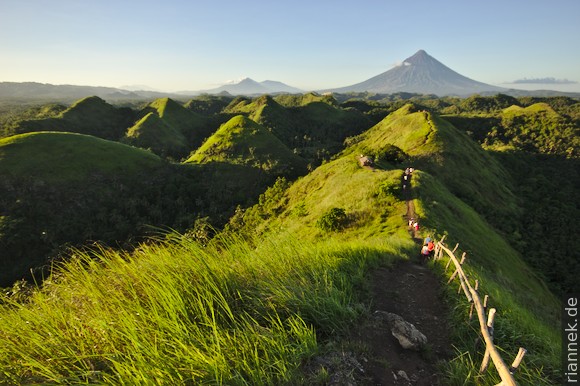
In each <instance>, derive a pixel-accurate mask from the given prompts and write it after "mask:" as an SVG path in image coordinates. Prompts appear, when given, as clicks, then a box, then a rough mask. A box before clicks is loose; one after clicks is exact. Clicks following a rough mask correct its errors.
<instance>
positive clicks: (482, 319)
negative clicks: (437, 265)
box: [433, 236, 526, 386]
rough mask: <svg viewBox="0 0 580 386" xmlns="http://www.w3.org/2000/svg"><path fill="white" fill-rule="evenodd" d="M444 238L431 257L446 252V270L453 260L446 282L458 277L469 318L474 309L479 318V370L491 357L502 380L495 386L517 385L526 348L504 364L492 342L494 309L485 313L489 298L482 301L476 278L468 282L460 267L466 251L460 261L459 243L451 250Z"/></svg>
mask: <svg viewBox="0 0 580 386" xmlns="http://www.w3.org/2000/svg"><path fill="white" fill-rule="evenodd" d="M444 239H445V236H443V237H442V238H441V240H439V241H438V242H437V243H436V247H435V253H434V254H433V258H434V259H435V260H439V259H441V258H442V257H443V252H445V253H447V255H448V256H449V261H448V263H447V266H446V267H445V269H446V270H447V268H448V267H449V265H450V263H451V262H453V264H454V265H455V272H454V273H453V274H452V275H451V277H450V278H449V281H448V282H447V284H449V283H451V282H452V281H453V280H454V279H455V278H456V277H458V278H459V284H460V286H459V289H458V293H459V292H461V290H463V293H464V294H465V297H466V298H467V300H468V301H469V302H470V303H471V309H470V311H469V318H470V319H471V316H472V315H473V311H474V310H475V311H476V313H477V318H478V319H479V326H480V331H481V335H482V337H483V340H484V341H485V354H484V356H483V360H482V363H481V367H480V369H479V372H480V373H484V372H485V371H486V370H487V367H488V366H489V361H490V359H491V361H492V362H493V364H494V366H495V368H496V370H497V372H498V374H499V376H500V378H501V380H502V382H501V383H499V384H498V385H496V386H500V385H501V386H517V383H516V381H515V379H514V377H513V373H514V372H515V371H516V369H517V368H518V366H519V365H520V363H521V361H522V359H523V357H524V355H525V354H526V349H524V348H522V347H520V349H519V352H518V354H517V355H516V358H515V359H514V361H513V363H512V365H511V366H510V367H508V366H507V365H506V364H505V362H504V361H503V359H502V357H501V355H500V354H499V352H498V350H497V348H496V347H495V344H494V343H493V323H494V319H495V314H496V309H495V308H490V309H489V310H488V315H487V317H486V315H485V314H486V310H487V302H488V299H489V298H488V296H487V295H485V297H484V301H483V302H482V301H481V299H480V297H479V294H478V292H477V291H478V288H479V282H478V281H477V280H476V281H475V284H474V286H472V285H471V284H470V282H469V280H468V278H467V275H466V274H465V271H464V270H463V268H462V265H463V263H464V262H465V259H466V253H463V255H462V256H461V261H459V260H457V258H456V257H455V254H454V253H455V251H456V250H457V248H458V246H459V244H457V245H456V246H455V248H454V249H453V250H451V249H449V248H447V247H446V246H445V245H443V240H444Z"/></svg>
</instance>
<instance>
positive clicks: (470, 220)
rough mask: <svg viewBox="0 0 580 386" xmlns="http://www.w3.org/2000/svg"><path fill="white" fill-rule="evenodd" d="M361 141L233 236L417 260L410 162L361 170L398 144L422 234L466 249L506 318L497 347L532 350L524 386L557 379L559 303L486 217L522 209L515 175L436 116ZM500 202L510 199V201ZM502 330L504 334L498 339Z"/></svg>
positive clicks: (253, 214)
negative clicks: (368, 249) (356, 248)
mask: <svg viewBox="0 0 580 386" xmlns="http://www.w3.org/2000/svg"><path fill="white" fill-rule="evenodd" d="M361 137H362V139H361V140H360V142H358V143H356V144H354V145H352V147H351V148H348V149H347V150H345V151H344V152H343V153H342V154H341V155H340V156H338V157H336V159H334V160H333V161H330V162H328V163H326V164H324V165H322V166H320V167H318V168H317V169H316V170H314V171H313V172H312V173H310V174H309V175H308V176H305V177H304V178H301V179H300V180H298V181H296V182H295V183H293V184H291V185H290V186H289V187H288V188H286V189H285V188H284V186H282V185H279V186H275V187H273V188H272V189H270V190H269V191H268V192H266V193H265V194H264V195H263V196H262V197H261V199H260V205H257V206H255V207H253V208H251V209H249V210H248V211H246V212H245V213H243V214H241V215H240V216H237V217H234V218H233V219H232V222H231V224H230V227H231V229H232V230H233V231H235V232H249V233H251V234H258V235H261V236H260V237H263V238H266V239H268V238H271V237H274V236H272V234H276V233H277V232H278V230H280V229H284V230H287V231H289V232H291V233H294V234H298V235H299V237H300V238H306V239H314V240H324V239H327V238H329V237H330V238H332V239H335V240H336V239H338V240H361V239H364V240H367V241H368V242H369V243H372V240H376V239H382V238H386V237H396V238H398V239H400V240H401V242H402V243H403V245H406V246H407V248H408V249H407V253H408V258H411V259H413V258H415V257H414V256H415V254H417V253H418V250H419V247H418V246H415V247H414V246H413V245H414V244H413V242H412V240H411V238H410V236H409V234H408V233H407V231H406V229H407V227H406V218H405V213H406V207H405V204H404V201H403V195H402V190H401V185H400V183H401V178H402V175H403V170H402V168H404V167H405V165H406V164H403V165H402V166H399V167H396V165H394V164H391V163H389V162H382V163H380V164H379V166H378V168H377V169H375V170H369V169H365V168H361V167H359V166H358V163H357V157H356V155H357V154H359V152H360V150H361V149H366V150H374V151H379V150H380V148H381V147H383V146H387V145H388V144H393V143H394V144H396V145H397V146H400V147H401V148H402V149H404V150H406V152H407V154H409V157H410V158H409V159H410V161H411V163H410V164H411V165H414V166H415V167H416V171H415V172H414V174H413V190H412V193H411V194H412V197H414V199H413V202H414V207H415V211H416V212H415V214H416V215H417V217H418V218H419V221H420V223H421V224H422V227H423V231H422V234H423V235H426V234H429V233H430V234H432V235H437V237H441V236H442V235H443V234H446V235H447V239H448V242H450V243H459V244H460V246H461V251H465V252H467V254H468V257H469V260H468V261H469V264H468V265H466V269H467V270H468V272H469V275H470V276H471V277H472V278H477V279H479V280H480V283H481V285H482V288H484V291H485V293H486V294H489V295H490V298H491V299H493V306H494V307H497V309H498V310H499V313H500V314H501V318H502V319H501V321H497V324H496V325H497V326H498V327H497V328H496V337H497V339H496V342H497V343H498V344H499V345H500V347H502V348H503V349H506V350H508V352H512V353H515V352H517V348H518V345H519V346H523V347H526V348H528V349H529V348H532V349H531V350H530V355H529V356H528V357H526V361H527V362H526V363H527V364H528V365H529V366H530V373H528V375H527V376H529V377H531V378H529V379H528V380H527V381H526V383H523V384H530V385H532V384H543V383H542V382H544V381H543V380H542V379H544V377H547V376H552V377H554V376H556V375H555V374H557V373H558V370H557V369H558V363H559V350H560V347H559V344H558V341H559V335H558V331H557V329H556V326H557V325H558V318H559V316H558V315H559V303H558V300H557V298H556V297H555V296H553V295H552V294H551V293H550V291H549V290H548V289H547V288H546V286H545V284H544V283H543V282H542V281H541V280H540V279H539V277H538V276H537V275H536V274H535V273H534V272H533V271H532V269H530V268H529V266H527V265H526V263H525V262H524V260H523V259H522V256H521V255H520V254H519V253H518V252H517V251H516V250H515V249H514V248H513V247H512V246H510V245H509V243H508V242H507V241H506V239H505V238H504V236H503V235H502V232H501V231H500V230H498V229H497V228H494V227H493V226H492V225H490V222H488V221H487V218H486V217H491V216H495V215H496V211H497V210H500V209H502V210H513V209H512V208H514V205H515V204H516V202H517V201H516V200H514V197H513V196H512V194H511V191H510V190H509V188H510V186H511V184H510V180H509V178H510V177H509V174H508V173H507V172H506V171H505V170H503V169H502V166H501V164H499V163H497V162H495V161H493V160H491V159H490V158H489V156H488V155H486V154H485V151H483V150H482V149H480V148H477V146H474V145H473V143H472V142H471V141H470V140H469V139H468V138H467V137H466V136H464V135H462V134H461V135H459V134H458V132H457V131H456V130H455V129H454V128H453V127H451V126H450V125H449V124H448V123H447V122H445V121H442V120H440V119H439V118H438V117H436V116H434V115H432V114H426V113H424V112H413V111H412V109H409V107H405V108H403V109H401V110H399V111H397V112H396V113H394V114H392V115H391V116H389V117H387V118H386V119H385V120H384V121H383V122H381V123H379V124H378V125H377V126H375V127H374V128H372V129H370V130H369V131H368V132H366V133H364V134H363V135H362V136H361ZM413 160H414V161H415V162H413ZM446 167H448V168H449V171H448V172H446ZM452 178H458V179H459V178H460V179H461V182H460V183H456V184H453V183H451V182H450V179H452ZM471 191H473V192H475V191H478V192H480V193H479V194H478V195H477V196H474V197H466V194H467V193H466V192H471ZM494 197H495V201H494ZM498 197H503V199H504V202H501V201H500V200H498V199H497V198H498ZM484 205H488V207H486V208H487V210H484V211H479V210H478V209H476V207H477V206H482V207H483V206H484ZM333 208H338V209H341V210H343V211H344V214H345V216H344V217H340V216H335V217H332V214H333V211H332V209H333ZM489 208H493V209H489ZM515 208H517V207H515ZM480 209H481V208H480ZM334 213H336V212H334ZM512 213H513V212H512ZM264 219H265V220H264ZM329 220H330V221H333V222H334V223H335V225H336V226H335V228H334V229H335V231H329V230H328V227H327V226H325V225H324V224H327V223H328V221H329ZM325 221H326V222H325ZM405 243H406V244H405ZM413 248H415V249H416V250H413ZM461 317H464V315H462V316H461ZM500 326H501V327H500ZM501 328H503V329H504V332H503V333H500V332H499V329H501ZM458 330H459V331H461V330H462V329H461V328H459V329H458ZM465 334H466V332H465V331H463V332H461V334H458V336H457V337H456V339H458V340H461V339H470V338H462V336H465ZM497 334H501V338H500V337H499V335H497ZM467 336H469V333H467ZM461 344H462V345H458V350H465V351H466V352H469V348H468V347H469V346H470V344H471V343H470V342H468V341H463V342H462V343H461ZM532 351H533V353H532ZM454 365H456V364H454ZM460 367H461V366H460ZM449 371H451V372H453V371H459V372H461V373H462V374H463V375H462V376H465V377H467V378H469V375H467V373H468V372H469V369H466V368H463V369H460V370H457V369H455V370H449ZM533 373H537V374H540V375H539V378H534V376H533V375H530V374H533ZM536 376H538V375H536Z"/></svg>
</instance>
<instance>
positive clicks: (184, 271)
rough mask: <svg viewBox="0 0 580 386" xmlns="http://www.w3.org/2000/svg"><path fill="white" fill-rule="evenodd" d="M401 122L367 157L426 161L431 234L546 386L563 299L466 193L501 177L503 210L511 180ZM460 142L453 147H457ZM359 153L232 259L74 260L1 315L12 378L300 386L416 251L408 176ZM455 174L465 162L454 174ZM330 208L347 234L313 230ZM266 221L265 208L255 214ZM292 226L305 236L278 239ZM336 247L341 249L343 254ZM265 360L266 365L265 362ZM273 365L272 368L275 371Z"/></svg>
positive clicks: (146, 254)
mask: <svg viewBox="0 0 580 386" xmlns="http://www.w3.org/2000/svg"><path fill="white" fill-rule="evenodd" d="M396 114H397V115H394V116H393V117H391V118H390V119H391V120H390V121H387V120H385V121H383V122H382V123H381V124H379V125H380V128H377V127H375V128H374V129H372V130H371V131H370V132H369V134H368V135H366V136H365V137H364V138H362V139H361V142H359V143H358V144H356V145H354V146H363V145H364V146H371V145H373V144H375V145H376V146H381V145H380V143H385V144H386V143H389V142H390V141H392V142H393V143H394V142H396V144H397V146H399V147H401V148H402V149H403V150H405V151H406V152H407V153H408V154H410V155H411V156H412V157H415V158H414V159H415V160H416V161H417V166H418V170H417V173H416V174H415V176H414V181H413V183H414V194H415V196H416V198H415V200H414V201H415V207H416V210H417V212H418V213H419V214H420V216H421V218H422V219H424V220H425V221H424V224H425V225H427V229H425V231H431V232H432V233H433V234H440V233H441V232H443V231H446V232H447V233H448V240H449V242H450V243H454V242H459V243H460V244H461V246H462V248H463V249H465V250H466V251H467V252H468V254H469V260H468V264H467V265H466V267H467V269H469V272H470V275H472V277H479V278H480V279H481V287H482V291H485V292H486V293H489V294H490V296H491V304H492V305H493V306H496V307H497V308H498V312H499V315H498V318H497V320H496V336H497V342H498V344H499V345H500V346H501V347H503V348H504V349H506V350H507V351H508V352H509V353H510V354H513V353H514V352H515V350H516V346H517V345H522V346H524V347H526V348H528V349H530V351H531V352H530V355H529V356H528V357H526V360H525V361H524V362H525V364H526V365H525V367H524V369H527V370H525V372H524V375H523V376H525V377H528V378H526V379H522V378H520V384H529V385H537V384H541V383H542V382H543V380H542V378H541V377H539V376H538V375H537V374H536V375H530V374H532V373H534V372H537V373H540V374H541V373H542V372H543V371H547V372H551V371H553V370H554V369H555V368H556V367H557V365H558V362H559V356H558V353H557V351H558V343H557V342H558V336H557V334H556V331H555V328H554V327H555V326H556V324H555V323H554V321H555V320H556V319H557V315H555V314H556V313H557V312H558V310H559V308H558V304H557V301H556V300H555V299H554V298H553V297H552V296H551V295H550V294H549V293H548V292H547V290H545V289H544V288H543V286H542V285H541V283H540V282H539V281H538V280H536V278H535V277H534V276H533V275H532V274H531V273H530V271H529V269H527V267H526V266H525V265H523V264H522V263H521V260H520V258H519V256H518V255H517V253H515V252H514V251H513V249H511V247H510V246H509V245H507V244H506V243H505V241H504V240H503V239H502V238H501V236H500V235H499V234H498V233H497V232H496V231H495V230H494V229H493V228H492V227H491V226H490V225H489V224H488V223H487V222H486V221H485V220H484V219H482V218H481V216H480V215H479V214H477V213H476V212H475V211H474V210H473V208H472V207H471V206H470V205H468V204H467V203H466V202H465V201H467V200H465V201H463V200H460V199H459V194H457V193H456V192H459V193H464V192H468V191H470V190H471V189H474V188H473V187H472V186H471V184H474V183H476V181H478V180H479V179H482V180H483V181H485V180H486V179H492V176H493V178H497V179H499V181H500V183H497V182H494V181H490V182H493V183H491V184H490V186H489V187H488V186H486V185H478V188H479V189H482V188H483V190H484V191H483V192H481V194H480V196H478V197H476V198H475V199H474V200H473V203H476V204H477V203H479V204H480V205H483V203H485V202H489V203H492V202H493V201H492V196H493V195H500V196H501V197H505V200H506V202H505V203H499V204H500V205H505V207H506V208H508V209H509V208H510V206H511V205H512V203H513V201H512V200H513V197H510V195H509V191H507V192H506V191H505V188H504V186H509V181H506V180H503V176H504V175H505V173H502V171H501V167H499V166H498V165H495V164H491V166H490V164H488V163H487V158H486V156H485V155H484V154H483V152H482V151H481V149H478V148H477V147H472V145H470V144H469V143H467V142H466V143H463V144H462V140H461V137H458V136H457V133H456V132H455V131H454V130H453V128H452V127H450V126H449V125H447V124H445V123H443V122H440V121H439V120H438V119H437V118H436V117H433V116H430V115H426V114H424V113H411V112H410V111H406V110H401V111H399V112H397V113H396ZM387 119H389V118H387ZM389 122H390V123H389ZM452 137H454V138H455V139H456V142H454V144H453V145H451V143H449V144H448V142H447V141H448V140H450V139H451V138H452ZM391 138H392V139H391ZM447 146H448V147H447ZM357 150H358V148H353V149H350V150H349V151H346V152H344V153H343V154H342V155H340V156H338V157H336V159H335V160H333V161H330V162H328V163H326V164H324V165H322V166H320V167H319V168H317V169H316V170H315V171H314V172H313V173H311V174H309V175H308V176H305V177H303V178H301V179H299V180H298V181H296V182H295V183H294V184H292V186H291V187H290V188H289V189H288V190H286V191H283V192H282V193H281V195H280V197H273V199H272V201H273V202H272V203H270V204H273V205H275V206H277V210H274V211H271V212H269V216H270V217H269V220H267V222H266V223H263V224H261V230H263V231H266V230H269V233H267V234H268V235H269V237H264V238H262V239H261V240H258V243H257V244H258V245H261V246H260V247H259V248H257V249H253V248H250V247H249V246H248V245H247V244H245V243H243V242H242V241H240V240H229V241H227V242H226V243H225V245H226V247H225V248H218V249H217V250H213V249H210V250H202V249H199V247H198V246H196V245H195V244H192V243H191V242H189V241H187V240H181V241H180V242H178V243H177V244H170V245H163V244H162V245H160V246H155V245H152V246H149V247H143V248H142V249H141V250H140V252H139V253H137V254H136V255H135V257H133V258H129V257H127V256H122V257H120V258H114V256H112V255H114V254H115V253H111V252H101V253H100V254H101V256H102V259H103V260H104V261H106V262H110V263H105V264H102V265H94V264H90V265H89V268H90V269H89V270H86V269H85V268H83V266H84V264H77V265H75V264H71V265H70V266H69V268H68V270H70V271H73V273H71V274H66V275H64V276H63V278H62V279H61V280H62V285H61V284H55V285H54V286H47V287H46V288H45V289H44V291H43V293H39V294H37V295H35V296H34V297H33V298H32V300H31V301H30V302H29V303H28V304H24V305H16V304H14V305H11V306H6V308H5V309H4V310H3V311H5V312H3V314H2V315H3V317H2V318H1V319H0V323H1V325H2V328H1V329H0V331H2V334H1V335H0V352H1V353H2V355H0V358H3V359H2V360H4V362H0V363H2V366H1V367H2V368H3V369H6V370H4V372H3V373H0V376H2V377H3V378H1V379H3V380H4V381H6V382H17V383H18V382H23V381H26V382H34V381H37V382H39V381H43V380H44V381H47V380H49V381H53V382H57V381H63V380H64V379H69V381H70V380H73V382H74V381H75V380H77V381H78V380H82V381H85V382H87V381H103V380H105V381H110V382H119V381H120V380H121V379H122V380H127V382H145V383H146V382H155V381H159V380H162V379H163V380H170V381H176V382H183V381H184V380H194V381H197V382H200V381H206V382H218V383H222V382H223V383H229V384H244V383H245V382H249V383H252V382H253V381H255V380H257V379H259V380H261V381H262V382H263V381H264V380H268V382H271V383H280V382H291V383H299V382H298V381H299V380H300V376H299V375H296V369H297V368H298V364H299V363H300V362H301V361H303V360H305V359H306V358H308V357H309V356H311V355H313V354H314V353H315V351H316V348H314V347H313V346H312V345H313V344H314V343H313V340H312V339H313V338H312V331H316V332H317V333H318V334H321V335H322V336H327V335H328V334H331V333H332V331H333V330H334V329H337V328H341V327H343V328H344V327H345V326H348V325H351V324H352V323H353V321H354V320H355V319H356V316H357V315H358V314H359V312H360V311H361V308H360V303H359V301H360V300H357V298H356V292H355V291H354V290H353V287H351V286H352V285H355V286H356V283H358V284H360V283H361V280H362V277H363V275H364V272H365V271H366V270H368V269H370V268H371V267H372V266H373V264H376V263H377V262H378V261H379V260H384V259H392V258H393V256H397V257H398V258H410V257H413V256H414V255H415V254H416V246H415V245H414V243H413V242H412V240H411V238H410V236H409V235H408V234H407V233H406V231H405V222H404V219H403V215H404V204H403V202H402V201H401V198H400V196H399V197H398V196H397V195H400V191H397V183H398V181H400V177H401V174H402V172H401V170H400V169H397V168H395V167H394V166H390V165H387V164H384V165H381V166H382V170H377V171H374V172H373V171H371V170H368V169H361V168H359V167H358V166H357V163H356V159H355V154H357V153H356V152H357ZM468 156H472V157H474V158H475V159H476V161H473V162H475V164H471V165H472V166H471V167H466V166H465V165H464V163H463V161H462V160H463V157H468ZM455 157H457V158H458V159H455ZM480 162H481V163H482V164H480ZM446 165H452V166H453V167H452V168H450V169H451V170H450V171H449V172H448V173H446V171H447V169H448V168H446ZM468 165H469V164H468ZM473 165H475V166H477V167H474V166H473ZM485 168H487V169H490V170H487V171H483V169H485ZM488 173H491V174H490V175H488ZM470 174H471V175H474V177H473V178H471V177H470V178H465V179H464V180H463V181H462V182H461V183H460V184H458V185H457V186H452V187H451V189H449V188H448V187H447V182H448V179H451V178H457V175H461V176H468V175H470ZM478 177H479V178H478ZM479 183H480V184H483V182H479ZM393 193H394V194H395V195H393ZM263 204H264V205H265V204H268V202H266V200H264V202H263ZM330 207H343V208H345V210H346V213H347V215H348V218H349V220H350V221H349V222H348V223H347V224H346V228H345V229H343V230H342V231H339V232H338V233H325V232H322V231H320V230H318V229H317V228H316V227H314V225H313V224H314V223H315V221H316V220H317V218H319V217H320V216H322V215H323V214H324V213H325V212H326V211H327V209H328V208H330ZM256 211H258V212H259V211H260V208H258V207H255V208H253V209H251V210H249V211H248V212H246V213H247V214H248V215H250V214H251V213H252V212H256ZM259 214H260V216H261V215H262V214H263V213H259ZM265 217H268V216H265ZM250 225H251V224H250ZM282 229H283V230H284V232H283V233H286V232H290V233H295V234H297V235H298V236H299V238H298V240H302V241H300V242H298V241H297V239H294V238H288V237H287V236H280V235H279V234H278V233H279V231H280V230H282ZM308 238H311V239H312V240H313V241H312V243H311V242H309V241H305V239H308ZM265 240H267V242H265ZM324 240H330V241H329V243H330V245H331V248H330V249H329V248H328V247H327V245H328V244H327V243H326V242H325V241H324ZM349 240H350V241H349ZM385 256H388V258H387V257H385ZM224 262H225V264H224ZM373 262H374V263H373ZM369 264H370V265H369ZM262 279H263V280H262ZM104 283H106V288H101V287H102V285H100V284H104ZM71 288H74V290H73V291H72V293H73V294H75V295H74V296H70V295H69V294H70V293H71ZM111 289H113V290H114V291H115V292H114V294H115V296H110V291H111ZM263 289H264V290H263ZM65 294H66V295H65ZM49 299H50V301H49ZM192 302H193V304H192ZM357 309H359V311H356V310H357ZM363 309H364V307H363ZM458 309H459V308H458ZM460 309H462V310H465V305H461V308H460ZM71 310H72V312H73V313H74V315H76V318H72V321H71V322H70V323H64V324H63V323H60V322H59V321H61V320H71V318H70V317H69V316H70V312H71ZM166 310H171V312H166ZM463 316H465V314H464V313H463ZM25 321H28V322H29V323H28V324H27V323H25ZM73 323H74V325H71V324H73ZM460 324H461V322H458V325H460ZM39 326H43V328H39ZM313 329H314V330H313ZM461 330H462V331H464V332H465V331H469V330H470V327H466V326H463V328H461ZM470 336H471V338H469V340H470V342H469V343H465V342H458V345H459V349H460V350H466V351H467V350H469V349H468V348H467V346H471V345H472V343H471V342H472V340H471V339H473V336H475V333H473V335H470ZM47 337H50V338H49V339H47ZM234 342H235V343H234ZM244 342H256V343H254V344H247V345H246V344H245V343H244ZM256 347H257V348H256ZM256 350H258V351H259V352H261V353H262V354H263V355H253V353H255V352H256ZM265 357H269V358H270V359H269V360H266V362H262V361H263V358H265ZM49 358H59V360H58V361H51V360H49ZM458 362H460V361H455V362H454V364H451V366H456V368H455V370H454V371H455V373H456V374H457V373H460V374H461V375H459V376H456V377H455V378H454V379H452V382H457V383H458V384H464V383H463V379H461V378H459V377H461V376H465V377H467V378H468V380H467V381H466V383H467V384H473V383H474V382H475V381H474V377H473V374H471V375H467V373H468V372H470V371H472V370H473V369H472V368H469V367H462V368H460V369H457V366H458V365H457V363H458ZM542 366H545V368H544V370H542ZM489 382H493V381H489ZM305 383H306V384H308V383H309V382H305ZM484 384H488V383H486V382H484ZM489 384H493V383H489Z"/></svg>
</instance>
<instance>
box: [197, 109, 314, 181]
mask: <svg viewBox="0 0 580 386" xmlns="http://www.w3.org/2000/svg"><path fill="white" fill-rule="evenodd" d="M186 162H188V163H190V162H192V163H208V162H228V163H233V164H240V165H247V166H250V167H254V168H258V169H262V170H264V171H265V172H268V173H271V174H272V175H286V176H291V177H296V176H298V175H301V174H304V172H305V171H306V161H304V160H303V159H301V158H300V157H299V156H297V155H295V154H293V153H292V151H291V150H290V149H288V148H287V147H286V146H285V145H284V144H283V143H282V142H280V140H279V139H278V138H276V136H275V135H274V134H272V133H270V132H269V131H268V130H266V129H265V128H264V127H263V126H261V125H259V124H257V123H256V122H254V121H252V120H251V119H249V118H246V117H245V116H243V115H238V116H236V117H234V118H232V119H230V120H229V121H228V122H226V123H225V124H223V125H222V126H221V127H220V128H219V130H218V131H216V132H215V133H214V134H213V135H212V136H211V137H209V138H208V139H207V141H205V143H204V144H203V145H202V146H201V147H200V148H199V149H198V150H197V151H196V152H195V153H194V154H193V155H192V156H191V157H190V158H189V159H188V160H187V161H186Z"/></svg>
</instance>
